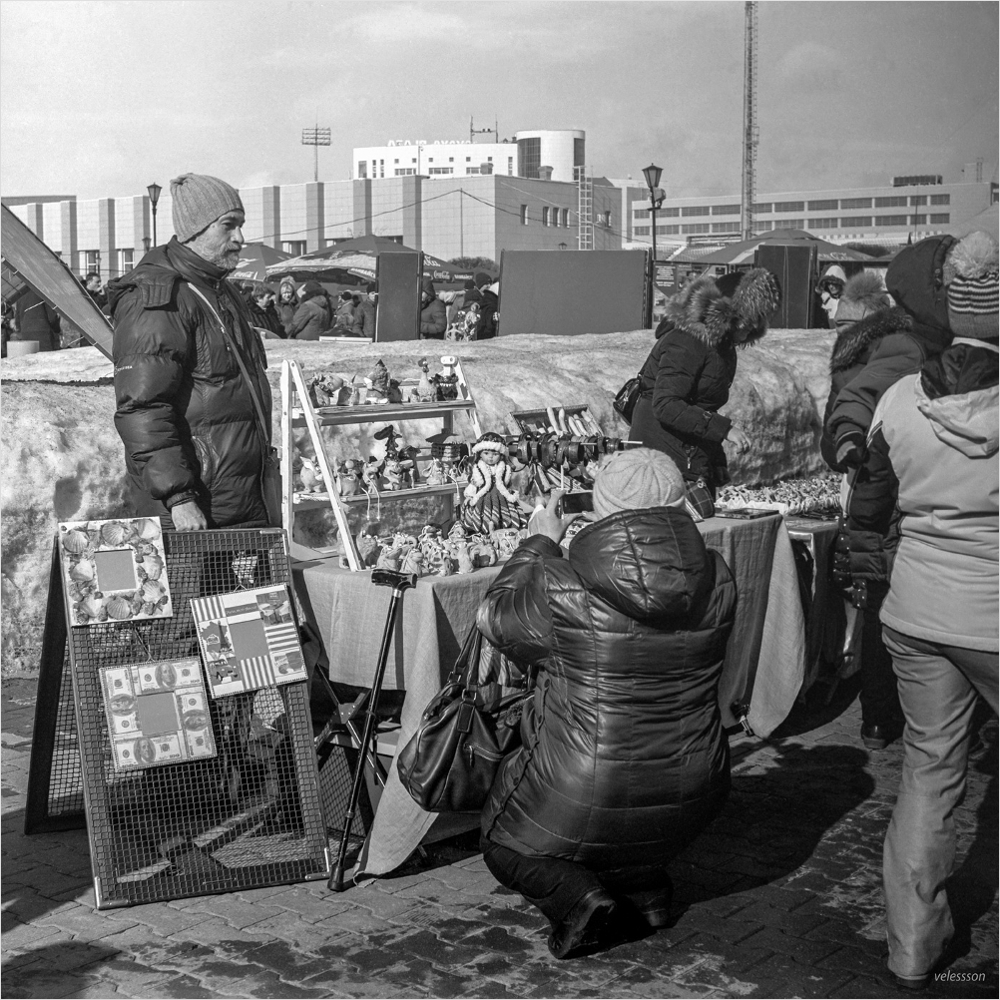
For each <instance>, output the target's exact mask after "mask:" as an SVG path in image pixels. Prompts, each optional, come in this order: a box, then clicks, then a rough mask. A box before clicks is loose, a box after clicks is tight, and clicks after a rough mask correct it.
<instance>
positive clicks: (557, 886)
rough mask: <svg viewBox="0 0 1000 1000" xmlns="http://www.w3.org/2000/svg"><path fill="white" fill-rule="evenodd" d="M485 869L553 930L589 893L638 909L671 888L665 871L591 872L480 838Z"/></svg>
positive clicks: (653, 869)
mask: <svg viewBox="0 0 1000 1000" xmlns="http://www.w3.org/2000/svg"><path fill="white" fill-rule="evenodd" d="M479 846H480V847H481V848H482V851H483V860H484V861H485V862H486V867H487V868H489V870H490V871H491V872H492V873H493V876H494V878H496V880H497V881H498V882H499V883H500V884H501V885H505V886H506V887H507V888H508V889H513V890H514V891H515V892H519V893H520V894H521V895H522V896H524V898H525V899H526V900H527V901H528V902H529V903H531V904H532V905H533V906H537V907H538V909H539V910H541V911H542V913H544V914H545V916H546V917H548V918H549V921H550V922H551V923H552V926H553V927H555V926H556V925H557V924H559V923H560V922H561V921H562V920H563V919H564V918H565V917H566V914H568V913H569V911H570V910H571V909H573V907H574V906H575V905H576V904H577V903H578V902H579V901H580V900H581V899H582V898H583V896H584V894H585V893H587V892H589V891H590V890H591V889H604V890H605V891H606V892H609V893H611V894H612V895H614V894H615V893H617V894H619V895H625V896H628V897H629V898H630V899H631V900H632V901H633V902H635V903H636V904H637V905H639V906H641V905H642V903H643V902H644V897H645V896H646V895H647V894H648V893H649V892H650V891H655V890H660V889H665V888H667V887H668V886H669V885H670V877H669V875H667V870H666V868H663V867H660V866H649V867H643V868H628V869H619V870H616V871H613V872H593V871H590V869H588V868H584V866H583V865H578V864H576V863H575V862H572V861H564V860H563V859H562V858H549V857H527V856H526V855H524V854H518V853H517V851H512V850H511V849H510V848H509V847H501V846H500V845H499V844H494V843H493V842H492V841H490V840H489V839H487V838H486V837H483V838H482V839H481V841H480V845H479Z"/></svg>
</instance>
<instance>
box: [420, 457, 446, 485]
mask: <svg viewBox="0 0 1000 1000" xmlns="http://www.w3.org/2000/svg"><path fill="white" fill-rule="evenodd" d="M446 481H447V480H446V478H445V474H444V466H443V465H442V464H441V459H440V458H432V459H431V461H430V464H429V465H428V466H427V471H426V472H425V473H424V482H425V483H427V485H428V486H441V485H443V484H444V483H445V482H446Z"/></svg>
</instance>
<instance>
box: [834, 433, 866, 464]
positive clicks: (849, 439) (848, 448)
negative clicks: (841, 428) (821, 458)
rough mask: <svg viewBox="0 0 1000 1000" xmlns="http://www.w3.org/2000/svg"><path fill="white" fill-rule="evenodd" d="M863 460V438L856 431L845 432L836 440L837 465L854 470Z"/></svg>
mask: <svg viewBox="0 0 1000 1000" xmlns="http://www.w3.org/2000/svg"><path fill="white" fill-rule="evenodd" d="M864 460H865V436H864V435H863V434H861V433H860V432H858V431H847V432H846V433H844V434H841V435H840V437H839V438H837V464H838V465H846V466H847V467H848V468H851V469H856V468H858V467H859V466H860V465H861V464H862V463H863V462H864Z"/></svg>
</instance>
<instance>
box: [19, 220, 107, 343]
mask: <svg viewBox="0 0 1000 1000" xmlns="http://www.w3.org/2000/svg"><path fill="white" fill-rule="evenodd" d="M2 218H3V230H2V247H3V262H4V267H3V272H4V274H3V294H4V298H7V296H8V289H10V295H11V297H12V298H16V297H17V294H18V289H19V288H21V287H22V283H24V284H27V285H29V286H30V287H31V288H33V289H34V290H35V291H36V292H38V294H39V295H41V296H42V298H43V299H45V300H46V301H47V302H49V303H50V304H51V306H52V308H53V309H55V310H56V312H58V313H59V315H60V316H62V317H63V318H64V319H65V320H67V321H68V322H69V323H70V324H71V325H72V326H74V327H76V328H77V329H78V330H80V331H81V332H82V333H83V334H84V336H85V337H86V338H87V339H88V340H89V341H90V342H91V343H92V344H93V345H94V346H95V347H96V348H97V349H98V350H99V351H100V352H101V353H102V354H103V355H105V357H107V358H111V352H112V332H111V324H110V323H109V322H108V319H107V317H106V316H105V315H104V313H102V312H101V310H100V309H99V308H98V307H97V303H96V302H94V300H93V299H92V298H91V297H90V296H89V295H88V294H87V292H86V291H85V290H84V288H83V286H82V285H81V284H80V282H79V281H78V280H77V279H76V277H75V276H74V274H73V272H72V271H70V269H69V268H68V267H67V266H66V265H65V264H64V263H63V262H62V260H60V259H59V257H57V256H56V254H54V253H53V252H52V251H51V250H50V249H49V248H48V247H47V246H46V245H45V244H44V243H43V242H42V241H41V240H40V239H39V238H38V237H37V236H36V235H35V234H34V233H33V232H32V231H31V230H30V229H29V228H28V227H27V226H26V225H25V224H24V223H23V222H22V221H21V220H20V219H19V218H18V217H17V216H16V215H15V214H14V213H13V212H12V211H11V210H10V209H9V208H8V207H7V206H6V205H4V206H3V215H2ZM8 301H10V299H8Z"/></svg>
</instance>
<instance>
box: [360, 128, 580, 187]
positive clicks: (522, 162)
mask: <svg viewBox="0 0 1000 1000" xmlns="http://www.w3.org/2000/svg"><path fill="white" fill-rule="evenodd" d="M353 163H354V167H353V171H354V172H353V174H352V176H353V177H354V178H355V179H358V180H385V179H387V178H390V177H412V176H415V175H423V176H426V177H475V176H479V175H481V174H503V175H505V176H507V177H527V178H531V179H541V180H552V181H568V182H573V181H574V180H575V178H576V173H575V168H577V167H582V166H583V165H584V164H585V163H586V133H584V132H581V131H579V130H572V129H560V130H541V131H537V130H535V131H525V132H515V133H514V139H513V140H510V139H504V140H502V141H498V142H493V143H484V142H473V141H472V136H471V134H470V138H469V139H433V140H431V141H430V142H428V141H427V140H426V139H413V140H411V139H390V140H389V141H388V142H387V143H386V144H385V145H384V146H363V147H360V148H356V149H355V150H354V157H353Z"/></svg>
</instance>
